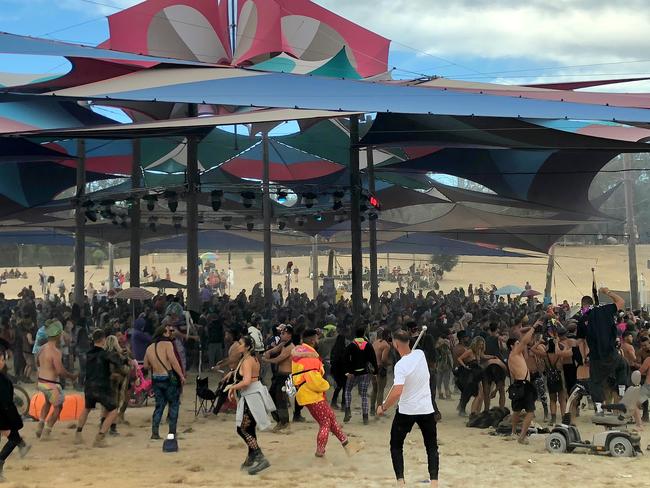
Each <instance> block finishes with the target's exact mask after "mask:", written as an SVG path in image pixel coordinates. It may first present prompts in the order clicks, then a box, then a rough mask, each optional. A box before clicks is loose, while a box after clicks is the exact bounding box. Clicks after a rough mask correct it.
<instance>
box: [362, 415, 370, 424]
mask: <svg viewBox="0 0 650 488" xmlns="http://www.w3.org/2000/svg"><path fill="white" fill-rule="evenodd" d="M369 423H370V421H369V420H368V415H364V416H363V425H368V424H369Z"/></svg>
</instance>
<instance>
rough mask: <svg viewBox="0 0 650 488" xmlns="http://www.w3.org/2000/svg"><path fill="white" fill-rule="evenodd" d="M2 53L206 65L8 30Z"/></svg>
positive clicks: (0, 37) (0, 40) (0, 39)
mask: <svg viewBox="0 0 650 488" xmlns="http://www.w3.org/2000/svg"><path fill="white" fill-rule="evenodd" d="M0 53H6V54H22V55H30V54H31V55H38V56H62V57H72V58H91V59H106V60H113V61H122V62H128V63H138V62H139V63H155V64H159V63H167V64H178V65H186V66H204V63H200V62H195V61H186V60H180V59H174V57H173V56H165V57H159V56H143V55H140V54H132V53H128V52H120V51H114V50H111V49H101V48H97V47H92V46H84V45H81V44H71V43H68V42H61V41H53V40H50V39H42V38H38V37H27V36H19V35H17V34H10V33H8V32H0Z"/></svg>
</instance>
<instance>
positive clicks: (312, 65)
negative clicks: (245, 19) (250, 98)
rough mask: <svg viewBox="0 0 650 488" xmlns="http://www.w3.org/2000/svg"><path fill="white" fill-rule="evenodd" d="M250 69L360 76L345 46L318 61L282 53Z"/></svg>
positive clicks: (353, 77)
mask: <svg viewBox="0 0 650 488" xmlns="http://www.w3.org/2000/svg"><path fill="white" fill-rule="evenodd" d="M251 69H255V70H259V71H273V72H276V73H294V74H302V75H306V74H311V75H315V76H329V77H332V78H348V79H353V80H358V79H360V78H361V75H360V74H359V73H358V72H357V71H356V70H355V69H354V66H352V63H351V62H350V59H349V58H348V56H347V53H346V49H345V48H343V49H341V50H340V51H339V52H338V54H336V55H335V56H333V57H332V58H329V59H324V60H318V61H305V60H304V59H296V58H294V57H293V56H289V55H288V54H284V53H282V54H280V55H278V56H274V57H272V58H270V59H267V60H265V61H262V62H260V63H257V64H255V65H253V66H251Z"/></svg>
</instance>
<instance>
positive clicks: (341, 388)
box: [332, 372, 348, 404]
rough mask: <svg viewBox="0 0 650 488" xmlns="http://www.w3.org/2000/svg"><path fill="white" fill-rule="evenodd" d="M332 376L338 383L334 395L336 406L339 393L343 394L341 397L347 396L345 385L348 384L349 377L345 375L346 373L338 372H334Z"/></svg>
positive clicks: (333, 401)
mask: <svg viewBox="0 0 650 488" xmlns="http://www.w3.org/2000/svg"><path fill="white" fill-rule="evenodd" d="M332 375H333V376H334V381H336V388H334V394H333V395H332V403H334V404H336V402H337V400H338V398H339V393H340V392H343V393H342V394H341V396H343V395H345V385H346V384H347V382H348V377H347V376H346V375H345V373H342V374H341V373H338V372H337V373H334V372H332ZM342 403H345V402H342Z"/></svg>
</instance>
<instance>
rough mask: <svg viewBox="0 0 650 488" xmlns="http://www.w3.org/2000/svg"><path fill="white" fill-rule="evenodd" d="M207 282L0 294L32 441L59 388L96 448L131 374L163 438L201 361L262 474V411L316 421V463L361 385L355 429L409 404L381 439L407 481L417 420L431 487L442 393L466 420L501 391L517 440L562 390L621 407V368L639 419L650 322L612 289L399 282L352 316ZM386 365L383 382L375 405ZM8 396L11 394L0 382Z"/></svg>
mask: <svg viewBox="0 0 650 488" xmlns="http://www.w3.org/2000/svg"><path fill="white" fill-rule="evenodd" d="M208 276H209V275H208ZM212 285H213V283H210V281H209V280H206V282H205V284H204V286H203V287H202V291H201V298H202V300H201V302H202V305H201V310H200V311H197V312H194V311H192V312H189V311H187V310H186V308H185V305H184V297H183V294H182V292H180V291H179V292H178V293H177V294H176V295H164V294H159V295H157V296H155V297H154V298H153V299H152V300H150V301H147V302H144V303H143V304H141V305H140V304H138V305H136V306H135V308H134V305H133V304H130V303H126V302H125V301H122V300H117V299H115V298H114V297H113V296H108V295H102V296H100V295H99V294H96V293H95V294H92V295H91V296H88V297H87V299H86V303H84V305H83V306H81V307H80V306H78V305H76V304H74V305H72V306H69V305H66V304H65V303H64V302H63V301H62V300H60V299H59V298H58V297H56V296H55V297H51V298H50V300H49V301H42V300H37V299H35V296H34V293H33V292H29V291H26V292H25V293H22V294H21V297H20V299H19V300H16V301H10V300H5V299H4V297H3V296H2V295H1V294H0V326H1V329H0V338H1V339H2V341H3V342H2V344H3V347H2V348H0V349H2V350H3V351H2V357H3V361H6V362H9V361H11V362H12V363H13V368H12V369H13V375H14V379H15V380H16V381H18V382H25V383H29V382H32V381H34V380H36V381H37V389H38V391H40V392H42V393H43V395H44V397H45V400H46V401H45V405H44V407H43V411H42V412H41V415H40V419H39V425H38V428H37V435H38V436H40V437H41V438H48V437H50V436H51V435H53V434H52V430H53V428H54V426H55V424H56V419H57V417H58V412H60V408H61V406H62V405H63V401H64V397H65V395H64V388H66V387H67V386H68V384H69V385H71V386H73V387H75V388H77V389H79V390H82V391H84V396H85V407H86V408H85V410H84V412H83V414H82V416H81V418H80V419H79V421H78V426H77V435H76V442H83V438H82V431H83V428H84V424H85V422H86V419H87V417H88V414H89V413H90V411H91V410H92V409H93V408H95V406H96V405H97V404H99V405H100V406H101V408H102V414H101V417H102V425H101V428H100V430H99V432H98V434H97V436H96V438H95V441H94V445H95V446H98V447H103V446H105V445H106V439H105V436H107V435H111V434H114V435H115V434H117V424H118V419H119V418H120V417H121V418H122V419H123V418H124V415H125V411H126V409H127V407H128V403H129V402H128V398H129V396H130V391H131V390H132V388H133V387H134V385H135V383H136V382H137V381H139V380H138V379H137V378H138V375H137V374H136V373H137V372H138V371H139V369H141V368H144V369H145V371H149V373H150V374H151V378H152V381H153V391H154V394H155V404H156V406H155V409H154V413H153V416H152V426H151V438H152V439H160V438H161V436H160V432H159V429H160V424H161V421H162V418H163V412H164V410H165V408H167V410H168V422H167V423H168V428H169V433H170V434H172V435H175V434H176V425H177V420H178V411H179V404H180V397H181V393H182V388H183V385H184V383H185V378H186V376H187V371H188V370H196V369H198V368H202V369H203V370H204V371H205V370H206V369H207V368H208V367H210V368H212V369H213V370H214V371H218V372H220V373H223V378H222V381H221V385H220V394H222V395H224V396H225V397H227V398H225V402H221V403H220V404H218V406H219V407H220V406H221V405H223V404H224V403H225V406H224V407H223V408H228V407H229V406H230V407H232V408H233V410H236V424H237V433H238V435H239V436H240V437H241V438H242V439H243V440H244V442H245V443H246V446H247V448H248V455H247V457H246V460H245V461H244V463H243V464H242V468H245V469H247V470H248V472H249V473H251V474H256V473H258V472H260V471H262V470H263V469H267V468H268V467H269V466H270V461H269V460H268V459H267V458H266V457H265V456H264V455H263V454H262V451H261V448H260V446H259V444H258V442H257V437H256V428H260V429H265V428H267V427H269V428H270V427H271V424H270V423H269V420H268V415H271V417H272V418H273V419H274V421H275V425H274V426H273V427H272V429H273V431H275V432H279V431H282V430H285V429H289V428H290V425H291V423H292V422H303V421H304V417H303V415H302V410H303V408H306V409H307V410H308V411H309V412H310V414H311V415H312V416H313V417H314V419H316V421H317V422H318V424H319V432H318V436H317V443H316V452H315V454H316V456H319V457H320V456H323V455H324V454H325V447H326V443H327V438H328V436H329V433H330V432H331V433H333V434H334V435H335V437H336V438H337V439H338V440H339V441H340V442H341V444H342V445H343V446H344V447H345V448H346V449H347V450H348V451H354V450H355V449H356V448H357V446H353V445H351V444H350V440H349V439H348V438H347V436H346V435H345V433H344V432H343V428H342V427H341V426H340V424H339V423H338V420H337V418H336V415H335V413H334V411H335V410H342V412H343V423H344V424H346V423H348V422H350V421H352V419H353V416H352V399H353V396H354V395H355V390H356V392H357V394H358V395H359V397H360V403H361V419H360V420H361V422H362V423H363V424H364V425H368V424H369V418H370V417H372V416H374V415H382V414H383V412H384V411H385V410H386V409H388V408H389V407H390V406H391V405H392V404H395V403H396V402H403V404H404V407H402V403H400V407H399V408H400V410H399V415H396V416H395V417H394V425H393V429H394V432H393V431H392V432H391V456H392V459H393V464H394V468H395V474H396V477H397V478H398V480H403V459H401V449H402V445H403V442H404V438H405V436H406V433H407V432H408V431H410V428H411V427H412V425H414V423H418V425H420V428H421V430H422V431H423V435H424V436H425V447H426V449H427V454H428V460H429V471H430V476H431V480H432V484H433V482H434V481H436V479H437V470H438V452H437V444H436V442H435V437H436V430H435V423H436V422H437V421H439V420H440V419H441V416H440V411H439V409H438V408H437V403H436V402H437V401H439V400H441V399H445V400H447V399H451V397H452V393H454V392H455V391H458V393H460V396H459V400H458V405H457V411H458V414H459V415H461V416H465V415H468V416H469V417H470V420H471V418H472V417H474V416H477V415H480V413H481V412H484V411H488V410H489V409H490V405H491V402H492V400H494V399H495V398H496V397H497V396H498V400H497V401H498V403H499V406H501V407H503V406H505V405H506V397H507V396H509V397H510V400H511V407H512V410H513V415H512V419H513V423H512V433H513V434H514V435H516V436H517V438H518V439H519V441H520V442H521V443H526V442H527V438H526V433H527V426H528V425H529V424H530V422H532V420H533V416H534V412H535V407H536V404H541V407H542V410H543V419H544V420H545V421H547V422H550V423H555V422H557V421H558V419H559V418H560V417H561V416H562V414H564V413H565V412H567V411H568V409H567V405H566V401H567V396H568V394H569V393H570V392H571V390H572V389H573V388H574V387H575V385H576V384H581V385H587V386H588V388H589V391H590V392H591V396H592V400H593V403H594V408H595V410H596V412H597V414H600V412H602V405H603V403H608V402H614V401H616V400H617V399H618V398H619V397H620V396H621V395H622V394H623V393H624V390H625V388H626V386H628V385H629V383H630V374H631V372H632V371H634V370H639V371H640V372H641V374H642V375H644V376H646V379H645V380H644V385H643V387H642V395H641V400H642V403H640V404H639V405H638V407H639V413H638V415H637V416H636V418H637V426H638V428H642V423H643V422H647V421H648V410H647V398H648V396H650V377H649V376H647V371H648V369H650V338H649V337H648V317H647V315H646V314H645V312H643V313H642V312H641V311H631V310H626V309H625V304H624V303H623V300H622V299H621V298H620V297H618V296H617V295H615V294H614V293H612V292H610V291H609V290H608V289H606V288H605V289H602V290H601V291H602V292H603V293H604V294H605V295H607V296H608V297H609V298H610V300H611V302H612V303H611V304H605V305H602V306H597V304H595V303H594V298H592V297H590V296H586V297H584V298H583V299H582V302H581V304H580V305H579V306H577V307H576V308H575V309H572V308H571V307H570V305H569V304H568V303H567V302H566V301H565V302H564V303H562V304H560V305H553V304H542V303H540V302H539V301H537V300H536V299H534V298H522V297H519V296H516V297H511V296H505V297H504V296H498V295H496V293H495V287H491V288H490V289H484V288H483V286H478V287H474V286H473V285H469V286H468V288H467V290H465V289H463V288H457V289H456V288H455V289H453V290H451V291H450V292H449V293H446V294H445V293H443V292H442V291H430V292H428V293H424V291H422V290H420V291H419V292H417V293H416V292H415V291H414V290H408V289H407V290H405V289H403V288H401V287H398V288H397V289H396V290H395V292H393V293H390V292H385V293H383V294H382V295H381V296H380V299H379V303H378V305H377V306H376V307H371V306H370V304H369V303H368V301H367V300H365V299H364V301H363V303H362V307H361V310H362V311H361V314H360V316H357V317H355V316H353V314H352V305H351V301H350V299H348V298H345V297H342V296H340V297H339V298H338V299H337V300H332V299H329V298H328V297H327V296H326V295H325V294H320V295H318V296H317V297H316V298H314V299H310V298H309V297H308V296H307V294H306V293H300V291H299V290H298V289H297V288H292V289H291V290H290V291H289V292H288V293H287V294H286V296H283V295H284V292H285V290H283V288H282V287H278V289H276V290H274V297H273V300H272V304H267V301H266V300H265V299H264V296H263V292H262V287H261V284H260V283H258V284H256V285H255V286H254V287H253V289H252V290H251V291H250V293H249V292H247V291H246V290H241V291H240V292H239V293H238V294H237V295H235V296H232V297H231V296H228V295H227V294H225V293H224V290H223V288H222V287H220V286H215V287H213V286H212ZM134 310H135V313H134ZM418 336H420V341H419V344H418V350H419V351H421V352H418V353H417V355H416V356H417V361H416V362H415V359H412V358H415V357H416V356H410V354H411V353H410V347H411V346H412V345H413V343H414V342H415V340H416V338H417V337H418ZM10 358H11V359H10ZM400 358H401V359H400ZM409 358H411V359H409ZM414 362H415V363H414ZM398 364H402V366H401V367H400V368H398V367H397V365H398ZM413 364H417V365H419V366H417V367H415V366H413ZM424 365H426V367H424ZM391 372H392V376H393V378H394V384H393V388H392V389H391V391H390V394H389V395H388V396H387V400H386V402H383V403H382V400H383V399H384V395H385V388H386V386H387V382H388V379H389V377H390V376H391V374H390V373H391ZM409 378H411V379H410V380H409ZM414 378H415V379H417V381H416V382H417V384H420V385H422V384H423V382H424V384H425V385H426V386H427V388H425V390H426V392H425V391H421V390H422V389H420V390H418V391H415V390H413V387H409V388H407V386H406V385H407V384H408V383H409V382H413V381H415V379H414ZM425 379H426V381H425ZM287 380H289V382H288V381H287ZM330 382H331V383H332V386H333V388H330ZM288 384H293V385H295V387H296V388H297V392H295V395H288V392H290V390H291V388H288V386H287V385H288ZM355 387H356V389H355ZM330 389H331V390H332V394H331V395H330V396H329V399H328V398H327V397H326V396H325V394H326V393H327V392H328V391H329V390H330ZM395 391H397V392H398V393H400V394H401V395H402V398H401V399H400V397H399V395H397V396H395V395H396V393H395ZM2 394H3V397H4V396H5V395H8V393H7V392H6V391H5V390H4V389H3V392H2ZM404 397H406V398H404ZM228 398H229V399H230V402H228ZM242 399H243V400H242ZM3 401H4V400H3ZM470 401H471V403H470ZM427 402H428V403H427ZM429 403H430V408H429V406H428V405H429ZM235 404H236V407H235ZM2 408H3V409H4V408H5V405H4V403H3V407H2ZM7 408H9V407H7ZM468 409H469V411H468ZM50 410H52V411H53V412H54V414H53V415H51V416H48V415H49V413H50ZM290 412H292V414H290ZM409 412H411V413H409ZM640 412H643V414H642V415H641V413H640ZM216 413H218V410H217V412H216ZM576 413H577V412H576ZM410 415H412V416H413V417H412V418H411V417H410ZM541 419H542V417H541V416H539V417H538V420H541ZM0 430H10V431H11V432H12V437H10V440H9V444H7V445H6V446H13V447H14V448H15V447H19V448H21V449H22V450H21V453H22V452H26V450H27V449H26V448H25V446H26V444H24V441H23V440H22V439H21V438H20V436H19V435H18V430H19V426H18V425H17V422H16V425H14V426H12V427H11V428H10V429H4V428H3V426H0ZM21 446H22V447H21ZM7 450H8V452H11V450H13V448H9V447H7V449H5V450H3V451H2V452H1V453H0V462H4V461H5V460H6V458H7V456H8V454H7V453H6V452H5V451H7ZM3 456H4V457H3ZM1 466H2V464H0V468H1ZM0 473H1V470H0Z"/></svg>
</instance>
